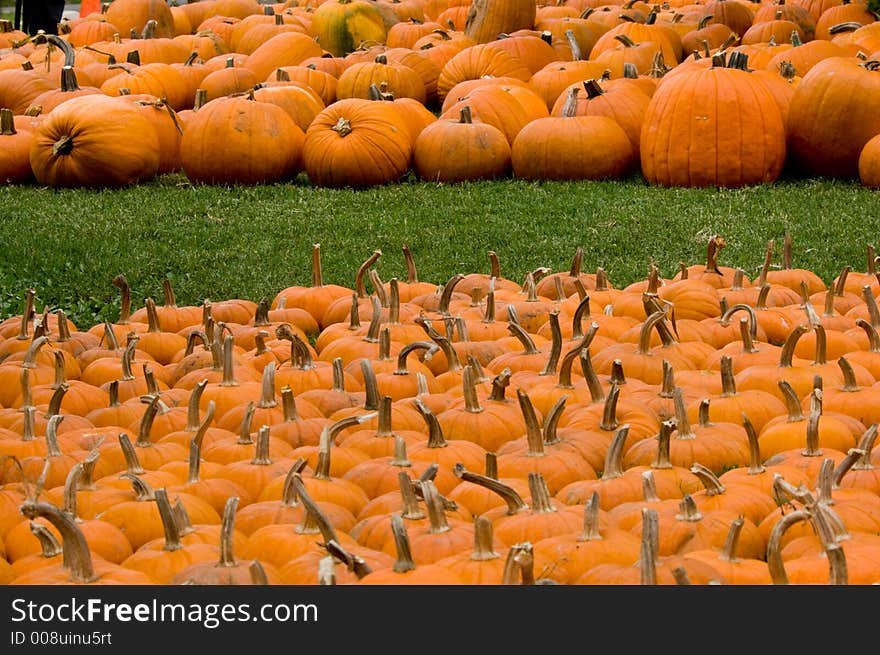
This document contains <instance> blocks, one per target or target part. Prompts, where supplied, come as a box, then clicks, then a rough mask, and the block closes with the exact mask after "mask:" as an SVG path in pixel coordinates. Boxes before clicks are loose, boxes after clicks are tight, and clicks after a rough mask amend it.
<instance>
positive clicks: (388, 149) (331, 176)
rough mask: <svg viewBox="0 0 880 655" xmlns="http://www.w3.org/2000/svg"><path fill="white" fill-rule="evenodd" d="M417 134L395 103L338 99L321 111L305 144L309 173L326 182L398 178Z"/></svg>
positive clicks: (329, 184)
mask: <svg viewBox="0 0 880 655" xmlns="http://www.w3.org/2000/svg"><path fill="white" fill-rule="evenodd" d="M411 158H412V137H411V132H410V130H409V128H408V127H407V125H406V123H405V122H404V119H403V117H402V116H401V114H400V113H399V112H398V111H397V110H396V109H395V108H394V107H393V105H392V103H384V102H374V101H371V100H366V99H363V98H346V99H343V100H337V101H336V102H334V103H333V104H331V105H329V106H327V107H326V108H325V109H324V110H322V111H321V113H319V114H318V115H317V116H316V117H315V119H314V121H312V124H311V125H309V129H308V130H306V137H305V141H304V143H303V149H302V161H303V165H304V167H305V171H306V174H307V175H308V176H309V180H311V182H312V183H313V184H316V185H318V186H326V187H333V188H336V187H346V186H350V187H356V188H357V187H366V186H372V185H376V184H384V183H387V182H393V181H395V180H397V179H399V178H400V177H402V176H403V175H404V174H405V173H406V171H407V170H408V169H409V166H410V160H411Z"/></svg>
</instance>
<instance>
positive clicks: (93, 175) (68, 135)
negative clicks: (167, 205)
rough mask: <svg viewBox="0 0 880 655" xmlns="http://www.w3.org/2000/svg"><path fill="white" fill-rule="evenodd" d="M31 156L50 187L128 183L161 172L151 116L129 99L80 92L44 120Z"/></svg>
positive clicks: (41, 180) (38, 174)
mask: <svg viewBox="0 0 880 655" xmlns="http://www.w3.org/2000/svg"><path fill="white" fill-rule="evenodd" d="M65 140H66V142H67V146H66V147H62V143H63V142H64V141H65ZM53 150H55V152H53ZM30 162H31V168H32V169H33V171H34V176H35V177H36V178H37V181H38V182H39V183H40V184H45V185H48V186H51V187H108V188H112V187H123V186H128V185H130V184H134V183H135V182H139V181H143V180H147V179H150V178H151V177H153V176H155V175H156V173H157V171H158V170H159V141H158V137H157V134H156V129H155V128H154V127H153V125H152V123H151V121H150V119H148V118H147V117H146V116H145V115H143V114H142V113H141V112H140V110H138V109H137V108H136V107H134V106H133V105H131V104H130V103H127V102H125V101H123V100H120V99H118V98H111V97H109V96H103V95H99V94H92V95H86V96H78V97H76V98H72V99H71V100H68V101H66V102H63V103H61V104H60V105H58V106H57V107H56V108H55V109H54V110H52V112H51V113H50V114H48V115H47V116H46V119H45V120H44V121H43V122H42V123H40V126H39V127H38V128H37V129H36V130H35V132H34V142H33V145H32V146H31V151H30Z"/></svg>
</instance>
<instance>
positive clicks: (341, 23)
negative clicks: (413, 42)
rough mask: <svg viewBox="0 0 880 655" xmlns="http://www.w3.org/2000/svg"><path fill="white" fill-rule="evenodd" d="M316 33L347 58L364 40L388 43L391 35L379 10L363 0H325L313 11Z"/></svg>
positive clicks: (326, 46) (324, 44)
mask: <svg viewBox="0 0 880 655" xmlns="http://www.w3.org/2000/svg"><path fill="white" fill-rule="evenodd" d="M312 33H313V34H314V35H315V36H316V37H317V39H318V44H319V45H320V46H321V47H322V48H323V49H324V50H326V51H328V52H330V53H332V54H333V55H334V56H335V57H344V56H345V55H347V54H348V53H349V52H353V51H354V50H357V48H358V46H360V45H361V43H364V42H371V43H385V38H386V36H387V34H388V32H387V28H386V27H385V21H384V19H383V18H382V14H381V13H380V12H379V10H378V9H376V8H375V7H374V6H373V5H371V4H370V3H369V2H362V1H361V0H327V2H322V3H321V4H320V5H319V6H318V8H317V9H315V13H314V14H312Z"/></svg>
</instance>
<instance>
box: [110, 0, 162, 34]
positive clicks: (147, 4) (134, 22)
mask: <svg viewBox="0 0 880 655" xmlns="http://www.w3.org/2000/svg"><path fill="white" fill-rule="evenodd" d="M105 16H106V19H107V21H108V22H109V23H111V24H113V25H114V26H115V27H116V28H117V29H118V30H119V32H120V36H121V37H123V38H128V36H129V35H130V34H131V30H134V31H135V32H137V33H138V34H140V33H141V32H142V31H143V29H144V27H145V26H146V24H147V21H150V20H154V21H156V27H155V32H154V34H155V36H157V37H167V38H171V37H173V36H175V32H174V14H172V13H171V7H169V6H168V3H167V2H165V0H113V2H111V3H110V6H108V7H107V11H106V12H105Z"/></svg>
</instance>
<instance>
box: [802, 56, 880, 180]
mask: <svg viewBox="0 0 880 655" xmlns="http://www.w3.org/2000/svg"><path fill="white" fill-rule="evenodd" d="M788 131H789V139H788V147H789V151H790V156H791V159H792V161H793V162H794V164H795V166H797V167H798V168H799V169H800V170H802V171H803V172H804V173H806V174H808V175H819V176H823V177H830V178H838V179H853V178H857V177H858V163H859V154H860V153H861V150H862V148H863V147H864V145H865V144H866V143H867V142H868V141H869V140H870V139H871V138H872V137H873V136H874V135H876V134H880V70H869V69H868V68H866V67H865V66H863V65H862V62H861V61H860V60H859V59H857V58H854V57H829V58H828V59H825V60H822V61H820V62H819V63H818V64H816V65H815V66H813V68H811V69H810V70H809V72H807V73H806V74H805V75H804V76H803V77H802V78H801V81H800V83H799V84H798V86H797V88H796V89H795V91H794V94H793V95H792V97H791V105H790V106H789V110H788Z"/></svg>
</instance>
